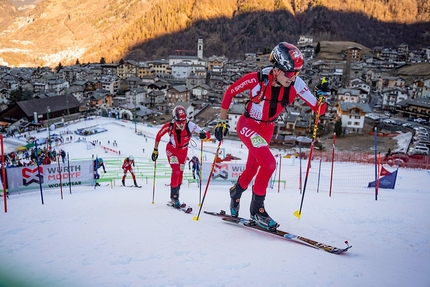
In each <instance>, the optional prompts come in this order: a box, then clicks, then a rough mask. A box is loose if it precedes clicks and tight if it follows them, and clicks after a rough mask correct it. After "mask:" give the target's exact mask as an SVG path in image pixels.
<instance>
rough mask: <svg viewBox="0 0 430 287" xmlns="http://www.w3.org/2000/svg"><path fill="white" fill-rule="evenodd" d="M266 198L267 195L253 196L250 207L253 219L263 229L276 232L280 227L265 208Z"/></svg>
mask: <svg viewBox="0 0 430 287" xmlns="http://www.w3.org/2000/svg"><path fill="white" fill-rule="evenodd" d="M265 198H266V195H256V194H255V193H253V194H252V201H251V207H250V212H251V218H252V220H254V222H255V223H256V224H257V225H258V226H260V227H261V228H264V229H267V230H269V231H276V228H278V227H279V224H278V223H277V222H276V221H274V220H273V219H272V218H271V217H270V216H269V214H268V213H267V212H266V210H265V208H264V199H265Z"/></svg>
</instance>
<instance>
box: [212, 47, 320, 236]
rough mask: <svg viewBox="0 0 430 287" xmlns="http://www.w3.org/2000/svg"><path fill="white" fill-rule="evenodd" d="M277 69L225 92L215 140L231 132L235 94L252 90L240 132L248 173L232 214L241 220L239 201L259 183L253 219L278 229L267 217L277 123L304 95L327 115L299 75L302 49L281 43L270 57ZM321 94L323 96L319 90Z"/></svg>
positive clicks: (235, 192) (237, 188) (234, 190)
mask: <svg viewBox="0 0 430 287" xmlns="http://www.w3.org/2000/svg"><path fill="white" fill-rule="evenodd" d="M269 59H270V62H271V63H272V66H270V67H265V68H263V69H262V70H261V71H259V72H251V73H248V74H246V75H244V76H242V77H241V78H240V79H238V80H237V81H236V82H234V83H233V84H232V85H230V86H229V87H228V88H227V90H226V91H225V93H224V97H223V100H222V104H221V110H220V116H219V120H218V123H217V126H216V128H215V137H216V139H217V140H219V141H221V140H222V139H223V137H224V136H225V135H226V134H227V132H228V128H229V126H228V124H227V122H226V120H227V114H228V109H229V107H230V103H231V101H232V99H233V97H234V96H236V95H238V94H241V93H243V92H244V91H246V90H249V91H250V99H249V101H248V102H247V103H246V105H245V111H244V113H243V114H242V115H241V116H240V118H239V120H238V122H237V126H236V131H237V135H238V137H239V139H240V140H241V141H242V142H243V144H244V145H245V146H246V147H247V148H248V150H249V153H248V159H247V162H246V166H245V170H244V171H243V173H242V174H241V176H240V177H239V178H238V180H237V182H236V184H235V185H233V186H232V187H231V188H230V198H231V200H230V212H231V215H232V216H235V217H236V216H239V206H240V204H239V202H240V198H241V196H242V193H243V192H244V191H245V190H246V189H247V188H248V185H249V184H250V183H251V181H252V180H253V179H254V177H255V179H254V185H253V187H252V200H251V204H250V213H251V218H252V219H253V220H254V221H255V222H256V223H257V224H258V225H259V226H261V227H263V228H266V229H269V230H274V229H276V228H277V227H278V226H279V224H278V223H277V222H276V221H274V220H273V219H272V218H271V217H270V216H269V214H268V213H267V211H266V209H265V206H264V200H265V198H266V188H267V186H268V183H269V180H270V177H271V176H272V174H273V172H274V171H275V169H276V160H275V158H274V156H273V154H272V152H271V151H270V149H269V143H270V141H271V139H272V136H273V132H274V126H275V122H276V120H277V118H278V116H279V115H280V114H281V113H282V112H283V111H284V109H285V108H286V107H287V106H288V105H290V104H292V103H293V102H294V99H295V98H296V96H299V97H300V98H301V99H302V100H303V101H304V102H305V103H306V104H307V105H308V106H310V108H311V109H312V110H313V111H314V112H315V113H317V112H318V109H319V112H320V114H324V113H325V111H326V103H323V104H322V105H321V106H319V104H318V99H317V98H316V97H315V96H314V95H313V94H312V93H311V92H310V91H309V88H308V86H307V85H306V84H305V82H304V81H303V80H302V79H301V78H300V77H299V76H298V75H299V73H300V70H301V69H302V67H303V64H304V60H303V56H302V54H301V52H300V50H299V49H297V47H295V46H294V45H292V44H289V43H287V42H281V43H279V44H278V45H276V47H275V48H274V49H273V50H272V52H271V54H270V58H269ZM317 94H318V95H319V94H322V92H320V91H318V92H317Z"/></svg>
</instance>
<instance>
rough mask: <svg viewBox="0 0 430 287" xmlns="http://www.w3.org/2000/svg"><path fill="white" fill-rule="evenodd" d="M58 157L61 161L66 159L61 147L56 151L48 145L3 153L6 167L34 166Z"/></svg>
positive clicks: (49, 162) (55, 159)
mask: <svg viewBox="0 0 430 287" xmlns="http://www.w3.org/2000/svg"><path fill="white" fill-rule="evenodd" d="M58 158H59V159H60V160H61V161H62V162H63V163H64V162H65V160H66V152H65V151H64V150H63V149H60V150H59V151H57V150H56V149H53V148H52V147H51V146H50V145H49V146H40V147H39V146H38V147H37V149H36V147H33V148H30V149H29V150H23V151H13V152H10V153H7V154H5V155H4V162H5V166H6V168H11V167H20V166H34V165H37V163H39V164H51V163H52V162H56V161H57V159H58Z"/></svg>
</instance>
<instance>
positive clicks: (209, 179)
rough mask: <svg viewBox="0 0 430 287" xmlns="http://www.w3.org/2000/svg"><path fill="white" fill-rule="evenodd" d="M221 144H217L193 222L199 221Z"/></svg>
mask: <svg viewBox="0 0 430 287" xmlns="http://www.w3.org/2000/svg"><path fill="white" fill-rule="evenodd" d="M221 143H222V141H219V142H218V147H217V149H216V152H215V158H214V161H213V162H212V167H211V171H210V173H209V178H208V182H207V183H206V187H205V192H204V193H203V199H202V204H201V205H200V208H199V212H198V213H197V216H195V217H193V220H199V218H200V213H201V212H202V208H203V203H204V202H205V198H206V193H207V192H208V188H209V183H210V182H211V178H212V174H213V172H214V169H215V164H216V161H217V159H218V153H219V149H220V147H221Z"/></svg>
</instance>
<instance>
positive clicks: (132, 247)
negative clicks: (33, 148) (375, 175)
mask: <svg viewBox="0 0 430 287" xmlns="http://www.w3.org/2000/svg"><path fill="white" fill-rule="evenodd" d="M94 125H98V126H99V127H104V128H106V129H108V132H105V133H100V134H97V135H92V136H87V137H86V138H87V140H98V141H99V142H101V145H102V146H109V147H110V148H112V150H117V151H120V152H121V155H120V156H119V155H117V154H116V153H114V152H111V151H108V152H107V153H106V152H105V151H104V150H103V149H102V148H101V147H100V146H99V147H96V148H95V149H91V150H87V149H86V145H85V144H84V143H82V142H80V143H70V144H65V145H64V146H62V147H63V148H64V149H65V150H66V151H67V152H69V154H70V157H71V158H89V159H90V158H92V156H93V155H98V156H99V157H101V156H102V157H103V158H105V159H107V160H109V159H114V158H117V159H118V162H120V160H122V159H123V158H124V157H126V156H128V155H133V156H134V157H135V158H137V159H138V160H139V161H140V162H148V163H151V161H150V159H149V158H150V154H151V152H152V149H153V146H154V140H153V137H154V136H155V134H156V132H157V131H158V129H159V127H147V126H144V125H142V124H138V125H137V129H138V130H140V131H143V133H144V134H145V136H146V138H147V139H145V138H144V137H143V136H139V135H136V134H135V132H134V130H135V125H134V124H133V123H126V122H121V121H115V120H112V119H94V120H92V121H86V122H80V123H77V124H74V125H71V126H69V127H68V128H69V129H70V130H72V131H73V130H76V129H77V128H82V127H90V126H94ZM62 130H63V131H64V130H66V128H61V129H59V130H58V131H55V132H60V131H62ZM32 135H33V134H32ZM38 136H43V133H39V134H38ZM45 136H46V135H45ZM74 137H75V138H74V141H75V140H76V139H77V137H78V136H76V135H74ZM164 139H166V138H164ZM114 140H115V141H116V142H117V143H118V147H115V148H114V147H112V142H113V141H114ZM108 141H110V145H108V144H107V142H108ZM15 144H18V143H13V144H12V143H10V141H9V143H8V148H13V145H15ZM164 145H165V143H164V142H162V143H161V144H160V159H165V152H164ZM222 147H223V148H224V149H225V152H226V153H232V154H233V155H235V156H239V157H242V158H245V157H246V150H244V149H241V146H240V143H239V142H235V141H229V140H226V141H225V142H223V144H222ZM215 148H216V143H205V150H207V151H208V152H205V153H204V157H205V158H206V159H207V161H209V162H211V161H212V160H213V153H211V152H210V151H212V152H213V151H214V150H215ZM143 149H144V151H143ZM276 153H278V151H274V154H276ZM193 154H196V155H200V143H199V142H196V147H192V146H191V148H190V150H189V156H192V155H193ZM285 163H286V165H285V166H283V168H282V175H281V176H282V177H283V178H286V179H287V183H286V186H285V188H283V187H281V188H280V190H278V188H277V186H276V185H275V187H274V188H273V189H271V188H269V189H268V194H267V198H266V208H267V210H268V212H269V213H270V215H271V216H272V217H273V218H274V219H275V220H277V221H278V222H279V223H280V224H281V226H280V228H279V229H281V230H287V231H289V232H292V233H295V234H299V235H302V236H305V237H307V238H310V239H314V240H317V241H320V242H323V243H327V244H330V245H334V246H337V247H343V246H345V245H344V241H345V240H348V241H349V244H351V245H352V246H353V247H352V248H351V249H350V250H349V251H348V252H347V253H345V254H343V255H333V254H329V253H326V252H323V251H319V250H315V249H312V248H310V247H307V246H303V245H301V244H297V243H294V242H289V241H287V240H283V239H280V238H278V237H275V236H272V235H270V234H267V233H262V232H258V231H254V230H246V229H245V228H244V227H240V226H236V225H233V224H229V223H225V222H223V221H222V220H221V219H220V218H218V217H213V216H210V215H206V214H203V212H202V213H201V214H200V219H199V220H198V221H196V220H193V217H195V216H196V215H197V213H198V211H199V206H198V204H199V198H200V189H199V188H198V187H197V185H196V184H195V183H191V184H188V183H184V184H183V185H182V189H181V200H183V201H185V202H186V203H187V204H189V205H190V206H192V207H193V209H194V211H193V214H191V215H188V214H185V213H183V212H179V211H176V210H174V209H172V208H168V207H166V202H167V201H168V199H169V193H170V191H169V187H168V186H166V184H168V183H169V179H168V177H165V178H160V179H157V180H156V185H155V200H154V203H152V198H153V181H152V179H151V180H148V181H146V180H145V179H143V178H139V177H138V181H139V183H140V184H142V185H143V187H142V188H141V189H139V188H128V187H120V186H119V181H117V182H115V185H112V186H101V187H98V188H97V189H93V187H88V186H81V187H73V189H72V193H71V194H70V193H69V190H68V189H63V199H61V197H60V190H49V191H44V192H43V197H44V204H41V193H40V191H39V190H35V191H34V192H29V193H23V194H14V195H11V196H10V198H9V200H8V201H7V212H6V213H5V212H1V213H0V226H1V228H0V262H1V264H0V285H1V286H61V287H63V286H67V287H69V286H306V287H309V286H430V272H429V270H430V260H429V258H430V244H429V238H430V221H429V218H430V209H429V207H428V206H429V201H430V189H429V188H428V186H430V174H429V172H428V171H427V170H410V169H402V168H401V169H399V175H398V178H397V182H396V188H395V189H394V190H384V189H380V191H379V195H378V200H375V196H374V194H373V193H372V192H369V193H368V194H357V193H348V190H349V188H351V186H350V185H352V184H353V183H354V180H353V179H354V176H355V174H351V182H350V184H349V185H348V184H347V183H345V184H344V186H343V187H342V189H343V190H345V191H346V192H343V193H334V194H333V195H332V196H331V197H329V196H328V193H327V192H326V191H320V192H318V193H317V192H315V189H313V188H310V187H308V189H307V191H306V194H305V198H304V204H303V209H302V216H301V219H300V220H298V219H297V218H296V217H294V215H293V213H294V211H296V210H298V209H299V207H300V200H301V197H302V195H301V194H300V192H299V189H298V179H297V177H294V178H293V177H290V175H291V174H293V173H294V174H297V172H298V168H299V166H298V163H297V161H296V162H295V163H294V164H291V162H288V160H285ZM305 163H306V162H304V163H303V164H304V166H305ZM341 166H342V168H345V169H352V168H353V167H355V166H357V164H346V163H342V165H341ZM317 167H318V165H316V164H313V165H312V169H316V168H317ZM323 168H326V167H324V166H323ZM370 168H371V167H370ZM106 169H107V170H108V172H111V171H112V170H113V169H115V170H117V169H118V170H119V167H118V166H112V165H109V164H107V165H106ZM312 169H311V170H312ZM338 170H339V169H336V167H335V172H336V171H338ZM119 171H120V170H119ZM186 174H187V176H189V174H190V171H189V170H188V169H186ZM316 174H317V173H316V172H313V173H312V172H311V173H310V175H309V177H310V178H309V180H310V181H311V179H313V177H315V176H316ZM370 174H372V172H370ZM126 180H127V182H128V183H131V176H130V175H128V176H127V179H126ZM371 180H372V179H371V178H370V179H369V181H371ZM328 184H329V183H328V182H327V178H322V179H321V186H327V185H328ZM228 188H229V186H227V185H216V184H213V183H211V184H210V186H209V188H208V189H207V193H206V198H205V201H204V205H203V208H202V209H203V210H210V211H218V210H220V209H224V210H227V209H228V206H229V201H230V198H229V193H228ZM322 190H324V189H322ZM204 191H205V186H203V189H202V195H203V193H204ZM278 191H279V192H278ZM250 198H251V192H250V188H249V189H248V190H247V191H246V192H245V193H244V195H243V199H242V208H241V215H242V216H244V217H247V216H248V214H249V211H248V209H249V203H250ZM1 200H3V198H1ZM8 282H9V283H8Z"/></svg>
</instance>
